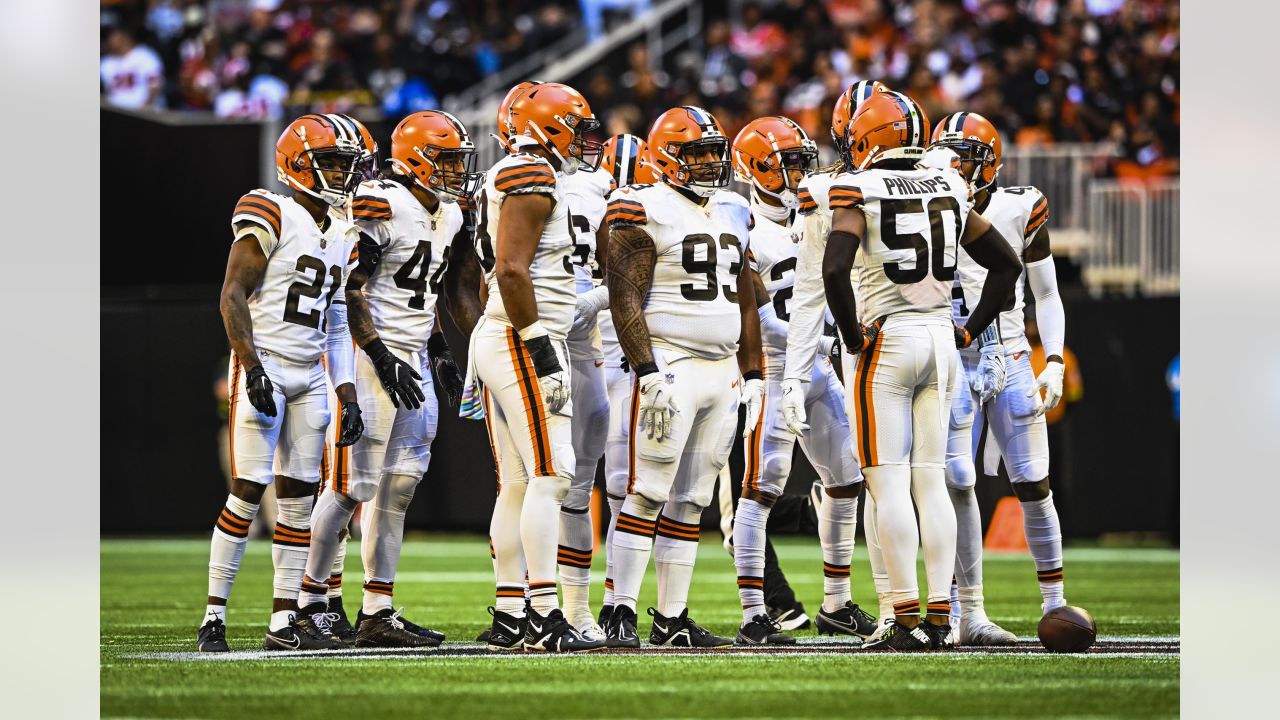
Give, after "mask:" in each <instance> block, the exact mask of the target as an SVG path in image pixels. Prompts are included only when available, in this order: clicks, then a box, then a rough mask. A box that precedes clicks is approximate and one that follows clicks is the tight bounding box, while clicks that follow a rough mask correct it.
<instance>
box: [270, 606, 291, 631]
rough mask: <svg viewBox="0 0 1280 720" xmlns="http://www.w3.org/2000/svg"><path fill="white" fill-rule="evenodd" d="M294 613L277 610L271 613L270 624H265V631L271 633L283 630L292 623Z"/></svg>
mask: <svg viewBox="0 0 1280 720" xmlns="http://www.w3.org/2000/svg"><path fill="white" fill-rule="evenodd" d="M295 616H296V613H295V612H294V611H292V610H277V611H275V612H273V613H271V622H269V623H268V624H267V629H268V630H270V631H271V632H276V631H278V630H283V629H285V628H286V627H288V626H289V623H291V622H293V618H294V617H295Z"/></svg>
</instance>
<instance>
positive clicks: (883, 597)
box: [862, 490, 893, 619]
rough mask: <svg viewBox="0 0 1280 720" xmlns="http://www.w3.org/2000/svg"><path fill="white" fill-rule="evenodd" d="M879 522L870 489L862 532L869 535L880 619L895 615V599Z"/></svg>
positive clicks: (866, 496)
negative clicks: (890, 593)
mask: <svg viewBox="0 0 1280 720" xmlns="http://www.w3.org/2000/svg"><path fill="white" fill-rule="evenodd" d="M879 527H880V526H879V523H877V522H876V501H875V498H873V497H872V496H871V491H870V490H868V491H867V493H866V495H865V500H864V505H863V508H862V532H863V533H865V534H866V536H867V559H868V564H870V565H871V582H872V583H874V584H875V588H876V602H877V603H878V604H879V606H880V609H879V613H880V614H879V615H877V616H876V617H877V618H879V619H883V618H887V617H893V600H891V599H890V597H889V571H888V570H886V569H885V566H884V551H883V550H882V549H881V547H880V532H879Z"/></svg>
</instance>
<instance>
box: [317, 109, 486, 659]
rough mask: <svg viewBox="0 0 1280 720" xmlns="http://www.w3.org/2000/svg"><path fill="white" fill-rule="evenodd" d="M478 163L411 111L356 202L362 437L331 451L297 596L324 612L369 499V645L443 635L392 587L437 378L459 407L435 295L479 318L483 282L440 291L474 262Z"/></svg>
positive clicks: (353, 309) (448, 126) (423, 642)
mask: <svg viewBox="0 0 1280 720" xmlns="http://www.w3.org/2000/svg"><path fill="white" fill-rule="evenodd" d="M475 159H476V150H475V144H474V143H473V142H472V141H471V136H470V135H469V134H468V132H467V130H466V128H465V127H463V126H462V123H460V122H458V120H457V119H456V118H454V117H453V116H452V115H450V114H448V113H445V112H438V111H424V112H416V113H413V114H412V115H409V116H408V117H406V118H405V119H404V120H402V121H400V123H399V124H398V125H397V126H396V128H395V130H394V131H393V132H392V135H391V167H390V169H389V171H388V172H386V173H384V176H383V178H382V179H380V180H376V181H370V182H366V183H364V184H362V185H361V186H360V188H359V190H358V191H357V195H356V196H355V200H354V201H353V205H352V208H353V214H354V217H355V220H356V223H357V225H358V226H359V227H360V230H361V232H362V236H361V241H360V244H359V253H358V254H359V265H358V266H357V267H356V269H355V270H354V271H353V272H352V273H351V277H350V279H349V280H348V283H347V287H346V296H347V302H348V305H349V307H350V327H351V334H352V337H353V338H354V339H355V342H356V344H358V345H359V346H360V348H361V349H362V350H363V351H364V352H363V353H361V354H360V357H359V358H358V359H357V361H356V369H355V379H356V391H357V392H358V393H359V396H360V397H363V398H365V406H364V420H365V437H364V442H361V443H359V444H358V445H356V446H355V447H354V448H351V449H350V450H348V449H345V448H339V449H337V450H336V451H335V454H334V460H333V462H334V473H333V478H334V482H333V483H332V485H331V491H330V492H326V493H323V494H322V495H321V496H320V499H319V501H318V502H317V503H316V508H315V512H314V514H313V524H314V531H313V534H312V545H311V554H310V557H309V558H308V559H307V573H306V575H305V576H304V577H303V580H302V590H303V593H302V599H301V603H302V605H303V607H304V612H306V613H308V614H312V615H315V614H319V613H324V614H327V613H328V611H329V608H328V607H327V601H326V597H327V594H328V591H329V582H328V580H329V578H330V576H331V569H332V568H333V564H334V559H335V556H336V555H337V553H338V549H339V545H340V544H341V543H343V542H345V530H346V528H347V525H348V524H350V522H351V518H352V516H353V515H354V514H355V511H356V507H357V506H358V505H359V504H360V503H362V502H364V503H369V505H368V506H367V507H366V508H365V511H364V515H363V518H362V524H363V535H362V538H361V547H362V555H363V559H364V572H365V583H364V601H363V605H362V608H361V611H360V614H359V616H358V617H357V621H356V627H355V629H356V636H355V644H356V645H358V646H362V647H423V646H435V645H439V644H440V642H441V640H442V639H443V638H442V636H440V635H439V634H438V633H428V631H426V630H425V629H424V628H421V627H420V626H418V625H416V624H414V623H412V622H410V621H409V620H407V619H405V618H402V617H400V615H399V613H397V612H396V611H395V610H394V609H393V606H392V593H393V591H394V586H395V574H396V567H397V565H398V564H399V560H400V547H401V544H402V542H403V539H404V516H405V513H406V511H407V510H408V507H409V503H410V501H411V500H412V499H413V494H414V490H415V488H416V487H417V485H418V483H419V482H420V481H421V480H422V478H423V476H424V475H425V474H426V472H427V467H428V465H429V463H430V462H431V443H432V441H433V440H434V439H435V434H436V426H437V420H438V416H439V414H438V409H437V401H436V394H435V390H434V383H435V382H437V381H438V382H440V383H442V385H443V386H444V388H445V391H446V394H447V396H448V397H449V399H450V404H451V405H454V406H456V405H457V403H458V396H459V394H460V392H461V388H462V378H460V377H459V376H458V368H457V364H456V363H455V361H454V359H453V354H452V353H451V352H450V351H449V347H448V345H447V344H446V343H445V339H444V334H443V333H442V332H441V331H440V329H439V326H438V320H437V314H436V304H437V300H440V301H441V303H442V304H444V305H445V307H446V309H450V310H452V309H453V308H454V307H458V308H461V310H462V312H461V313H459V314H460V315H462V316H463V317H460V318H457V321H458V324H459V325H460V326H462V327H463V328H464V329H467V327H466V324H465V323H466V320H467V319H468V318H470V320H471V322H473V323H474V319H475V316H476V315H477V314H478V308H479V298H478V297H477V296H476V290H477V287H478V286H477V285H472V286H471V287H467V288H462V289H461V291H460V292H457V293H452V294H448V295H442V293H441V290H442V286H443V284H444V283H445V279H444V276H445V274H446V270H447V268H449V266H450V265H452V266H453V269H454V276H455V280H454V284H455V285H458V284H460V283H457V282H456V277H457V276H458V275H460V274H462V273H463V272H465V270H466V266H467V265H468V262H470V263H472V264H473V267H474V263H475V260H474V253H472V252H471V249H470V241H471V238H470V235H469V234H468V233H467V232H466V229H465V227H464V219H463V213H462V210H461V209H460V208H459V206H458V204H457V202H456V201H457V200H458V199H460V198H466V197H469V196H470V195H471V194H472V193H473V192H474V191H475V186H476V184H477V183H478V182H479V177H480V176H479V173H477V172H475ZM455 255H456V260H454V259H452V258H451V256H455ZM476 277H478V273H472V278H473V280H474V279H475V278H476Z"/></svg>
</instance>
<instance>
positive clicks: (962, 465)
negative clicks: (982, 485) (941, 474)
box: [947, 455, 978, 490]
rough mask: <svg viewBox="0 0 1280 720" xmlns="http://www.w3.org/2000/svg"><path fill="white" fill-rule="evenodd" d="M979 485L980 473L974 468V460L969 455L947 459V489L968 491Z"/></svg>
mask: <svg viewBox="0 0 1280 720" xmlns="http://www.w3.org/2000/svg"><path fill="white" fill-rule="evenodd" d="M977 484H978V472H977V470H976V469H974V467H973V458H971V457H969V456H967V455H958V456H956V457H949V458H947V487H949V488H954V489H956V490H967V489H969V488H972V487H974V486H975V485H977Z"/></svg>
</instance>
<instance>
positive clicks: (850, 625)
mask: <svg viewBox="0 0 1280 720" xmlns="http://www.w3.org/2000/svg"><path fill="white" fill-rule="evenodd" d="M822 620H823V621H824V622H829V623H831V624H832V625H835V626H837V627H842V628H848V629H850V630H853V629H854V628H856V627H857V626H858V624H857V623H856V622H847V623H846V622H840V621H839V620H836V619H835V618H833V617H831V616H829V615H823V616H822Z"/></svg>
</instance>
